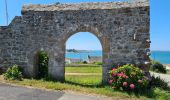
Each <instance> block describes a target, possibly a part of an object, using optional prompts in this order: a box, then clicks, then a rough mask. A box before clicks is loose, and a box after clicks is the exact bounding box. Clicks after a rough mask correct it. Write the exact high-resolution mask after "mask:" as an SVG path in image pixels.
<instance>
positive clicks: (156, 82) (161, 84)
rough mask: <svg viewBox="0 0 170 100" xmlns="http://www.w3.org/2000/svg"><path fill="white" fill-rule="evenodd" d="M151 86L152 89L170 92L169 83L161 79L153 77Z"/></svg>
mask: <svg viewBox="0 0 170 100" xmlns="http://www.w3.org/2000/svg"><path fill="white" fill-rule="evenodd" d="M149 85H150V87H151V88H161V89H163V90H169V91H170V87H169V86H168V83H167V82H165V81H164V80H163V79H161V78H160V77H155V76H152V78H151V81H150V83H149Z"/></svg>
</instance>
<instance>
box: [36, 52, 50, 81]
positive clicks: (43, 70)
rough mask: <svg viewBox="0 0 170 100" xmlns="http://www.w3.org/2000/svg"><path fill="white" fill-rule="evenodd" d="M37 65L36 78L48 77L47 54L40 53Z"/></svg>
mask: <svg viewBox="0 0 170 100" xmlns="http://www.w3.org/2000/svg"><path fill="white" fill-rule="evenodd" d="M38 58H39V63H38V67H39V68H38V69H39V70H38V78H45V77H47V76H48V60H49V58H48V54H47V53H46V52H44V51H40V52H39V55H38Z"/></svg>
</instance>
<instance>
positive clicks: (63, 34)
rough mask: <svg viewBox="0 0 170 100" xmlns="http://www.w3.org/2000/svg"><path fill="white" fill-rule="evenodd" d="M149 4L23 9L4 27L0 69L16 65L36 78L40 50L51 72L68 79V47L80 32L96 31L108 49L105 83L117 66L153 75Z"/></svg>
mask: <svg viewBox="0 0 170 100" xmlns="http://www.w3.org/2000/svg"><path fill="white" fill-rule="evenodd" d="M149 31H150V7H149V3H148V2H138V3H127V2H107V3H79V4H53V5H24V6H23V8H22V16H16V17H15V18H14V19H13V20H12V22H11V23H10V24H9V25H8V26H0V68H2V69H7V68H8V67H9V66H10V65H13V64H17V65H19V66H21V67H22V68H23V74H24V75H25V76H27V77H36V76H37V72H38V71H37V70H38V68H37V57H36V56H37V52H39V51H40V50H44V51H46V52H47V53H48V55H49V66H48V74H49V75H50V76H51V77H52V78H54V79H56V80H64V79H65V51H66V46H65V43H66V41H67V39H68V38H69V37H70V36H72V35H74V34H75V33H77V32H91V33H92V34H94V35H95V36H96V37H97V38H98V39H99V40H100V42H101V45H102V48H103V56H102V58H103V66H102V71H103V72H102V75H103V77H102V79H103V82H106V81H107V75H108V70H109V69H111V67H113V65H117V64H127V63H132V64H135V65H137V66H139V67H140V68H141V69H142V70H144V71H145V72H146V73H148V72H149V67H148V64H149V62H150V61H149V52H150V50H149V48H150V33H149Z"/></svg>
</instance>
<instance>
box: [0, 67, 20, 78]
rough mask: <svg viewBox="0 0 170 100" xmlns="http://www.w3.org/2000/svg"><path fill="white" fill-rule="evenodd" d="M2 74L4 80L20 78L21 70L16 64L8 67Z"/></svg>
mask: <svg viewBox="0 0 170 100" xmlns="http://www.w3.org/2000/svg"><path fill="white" fill-rule="evenodd" d="M3 76H4V79H5V80H22V72H21V70H20V68H19V67H18V66H17V65H13V66H11V67H9V68H8V70H7V71H6V73H4V74H3Z"/></svg>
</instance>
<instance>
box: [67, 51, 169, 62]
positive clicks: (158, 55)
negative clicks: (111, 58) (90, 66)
mask: <svg viewBox="0 0 170 100" xmlns="http://www.w3.org/2000/svg"><path fill="white" fill-rule="evenodd" d="M88 55H90V56H102V51H100V50H93V51H88V52H84V53H66V58H78V59H82V60H87V56H88ZM151 58H152V59H154V60H156V61H159V62H161V63H163V64H170V51H152V52H151Z"/></svg>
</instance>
